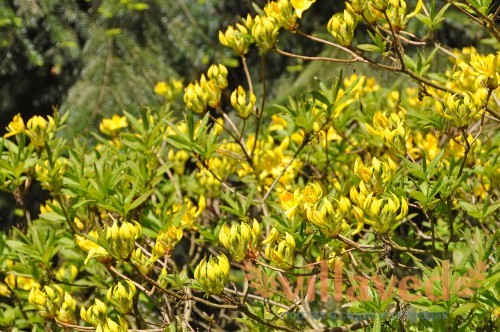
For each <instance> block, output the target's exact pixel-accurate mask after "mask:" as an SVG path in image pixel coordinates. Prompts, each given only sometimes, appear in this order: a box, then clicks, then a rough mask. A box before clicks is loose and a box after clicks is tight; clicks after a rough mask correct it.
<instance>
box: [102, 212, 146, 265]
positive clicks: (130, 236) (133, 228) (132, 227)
mask: <svg viewBox="0 0 500 332" xmlns="http://www.w3.org/2000/svg"><path fill="white" fill-rule="evenodd" d="M140 235H141V225H139V223H138V222H136V221H134V222H133V223H130V222H127V221H124V222H123V223H122V225H121V226H118V223H117V222H116V220H115V221H114V222H113V225H112V226H111V227H109V226H107V227H106V230H105V239H106V242H107V244H108V250H109V253H110V254H111V255H113V256H114V257H116V258H117V259H128V258H129V257H130V255H131V254H132V251H133V250H134V248H135V240H137V238H139V236H140Z"/></svg>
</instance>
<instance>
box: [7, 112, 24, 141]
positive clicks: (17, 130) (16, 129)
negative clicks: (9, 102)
mask: <svg viewBox="0 0 500 332" xmlns="http://www.w3.org/2000/svg"><path fill="white" fill-rule="evenodd" d="M25 131H26V128H25V126H24V121H23V118H22V117H21V114H17V115H15V116H14V119H13V120H12V121H11V122H10V123H9V125H8V126H7V134H5V135H4V136H3V137H4V138H7V137H11V136H15V135H17V134H21V133H24V132H25Z"/></svg>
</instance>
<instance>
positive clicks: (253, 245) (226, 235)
mask: <svg viewBox="0 0 500 332" xmlns="http://www.w3.org/2000/svg"><path fill="white" fill-rule="evenodd" d="M260 231H261V226H260V225H259V223H258V222H257V220H255V219H254V220H253V224H252V226H250V225H248V224H247V223H245V222H241V224H239V225H232V226H231V227H229V226H228V225H227V224H224V225H223V226H222V229H221V231H220V233H219V241H220V243H221V244H222V245H223V246H224V248H226V249H227V250H228V251H229V253H230V254H231V257H232V258H233V259H234V260H235V261H236V262H241V261H242V260H244V259H245V258H246V257H247V254H248V255H249V256H250V257H256V256H257V255H258V252H259V250H258V243H259V235H260Z"/></svg>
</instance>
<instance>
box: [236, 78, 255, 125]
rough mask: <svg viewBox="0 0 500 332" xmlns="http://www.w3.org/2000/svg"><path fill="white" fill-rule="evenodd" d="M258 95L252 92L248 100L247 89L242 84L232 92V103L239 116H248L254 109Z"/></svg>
mask: <svg viewBox="0 0 500 332" xmlns="http://www.w3.org/2000/svg"><path fill="white" fill-rule="evenodd" d="M256 101H257V97H255V95H254V94H253V93H250V95H249V97H248V100H247V95H246V92H245V90H244V89H243V87H242V86H241V85H239V86H238V88H237V89H236V90H234V91H233V93H232V94H231V105H232V106H233V107H234V109H236V111H237V112H238V116H240V117H241V118H243V119H246V118H248V117H249V116H250V115H251V114H252V113H253V110H254V107H255V103H256Z"/></svg>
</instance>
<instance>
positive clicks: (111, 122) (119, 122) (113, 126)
mask: <svg viewBox="0 0 500 332" xmlns="http://www.w3.org/2000/svg"><path fill="white" fill-rule="evenodd" d="M127 126H128V123H127V118H126V117H124V116H122V117H120V116H119V115H116V114H115V115H113V117H111V118H110V119H102V121H101V123H100V124H99V130H100V131H101V133H103V134H104V135H107V136H110V137H117V136H118V134H119V133H120V131H121V130H122V129H123V128H127Z"/></svg>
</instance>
